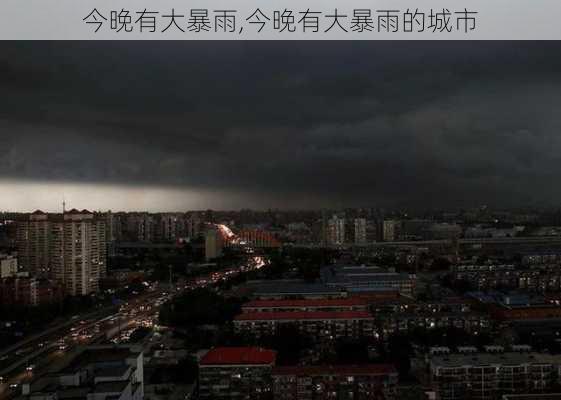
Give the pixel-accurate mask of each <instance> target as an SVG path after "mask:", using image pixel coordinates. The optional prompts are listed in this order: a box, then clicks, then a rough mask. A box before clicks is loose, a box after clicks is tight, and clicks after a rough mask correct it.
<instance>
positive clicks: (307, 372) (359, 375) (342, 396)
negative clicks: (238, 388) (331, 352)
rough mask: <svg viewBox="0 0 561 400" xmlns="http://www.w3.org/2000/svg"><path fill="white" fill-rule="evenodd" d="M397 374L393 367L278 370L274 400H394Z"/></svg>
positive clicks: (282, 368) (275, 373)
mask: <svg viewBox="0 0 561 400" xmlns="http://www.w3.org/2000/svg"><path fill="white" fill-rule="evenodd" d="M397 379H398V374H397V371H396V369H395V367H394V366H393V365H390V364H365V365H337V366H331V365H319V366H295V367H275V368H273V372H272V381H273V394H274V399H275V400H323V399H334V400H351V399H352V400H392V399H395V398H396V385H397Z"/></svg>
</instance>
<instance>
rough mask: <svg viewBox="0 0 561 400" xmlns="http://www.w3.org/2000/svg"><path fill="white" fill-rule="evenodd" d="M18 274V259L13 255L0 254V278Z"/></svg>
mask: <svg viewBox="0 0 561 400" xmlns="http://www.w3.org/2000/svg"><path fill="white" fill-rule="evenodd" d="M17 273H18V259H17V258H16V256H15V255H13V254H3V253H0V278H9V277H12V276H16V275H17Z"/></svg>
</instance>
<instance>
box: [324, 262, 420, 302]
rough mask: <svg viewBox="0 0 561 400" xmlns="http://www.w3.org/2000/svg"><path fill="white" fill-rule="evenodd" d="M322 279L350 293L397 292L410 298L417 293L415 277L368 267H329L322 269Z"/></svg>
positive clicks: (330, 285) (331, 285)
mask: <svg viewBox="0 0 561 400" xmlns="http://www.w3.org/2000/svg"><path fill="white" fill-rule="evenodd" d="M321 279H322V281H323V282H324V283H325V284H326V285H327V286H329V287H333V288H339V289H344V290H346V291H347V292H348V293H356V292H358V293H360V292H376V291H389V290H397V291H399V293H400V294H401V295H403V296H409V297H412V296H413V295H414V293H415V282H416V277H415V276H414V275H410V274H403V273H396V272H383V271H382V270H380V268H378V267H366V266H327V267H324V268H322V269H321Z"/></svg>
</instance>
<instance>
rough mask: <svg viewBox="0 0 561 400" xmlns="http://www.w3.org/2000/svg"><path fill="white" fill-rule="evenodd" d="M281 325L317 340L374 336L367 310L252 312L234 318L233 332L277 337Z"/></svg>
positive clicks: (372, 319)
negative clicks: (290, 327)
mask: <svg viewBox="0 0 561 400" xmlns="http://www.w3.org/2000/svg"><path fill="white" fill-rule="evenodd" d="M281 325H292V326H296V327H298V329H299V330H300V332H303V333H306V334H308V335H310V336H312V337H314V338H316V339H336V338H343V337H345V338H359V337H371V336H374V333H375V331H374V318H373V317H372V315H371V314H370V313H369V312H367V311H288V312H281V311H279V312H250V313H242V314H239V315H237V316H236V317H235V318H234V329H235V330H236V331H237V332H245V333H248V334H250V335H254V336H256V337H261V336H267V335H274V334H275V333H277V332H278V329H279V327H280V326H281Z"/></svg>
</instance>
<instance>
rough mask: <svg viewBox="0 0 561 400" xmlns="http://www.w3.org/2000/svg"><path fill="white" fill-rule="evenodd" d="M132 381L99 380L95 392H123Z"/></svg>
mask: <svg viewBox="0 0 561 400" xmlns="http://www.w3.org/2000/svg"><path fill="white" fill-rule="evenodd" d="M129 383H130V381H108V382H99V383H97V384H96V385H95V387H94V390H93V392H94V393H121V392H122V391H123V390H125V388H126V387H127V385H128V384H129Z"/></svg>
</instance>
